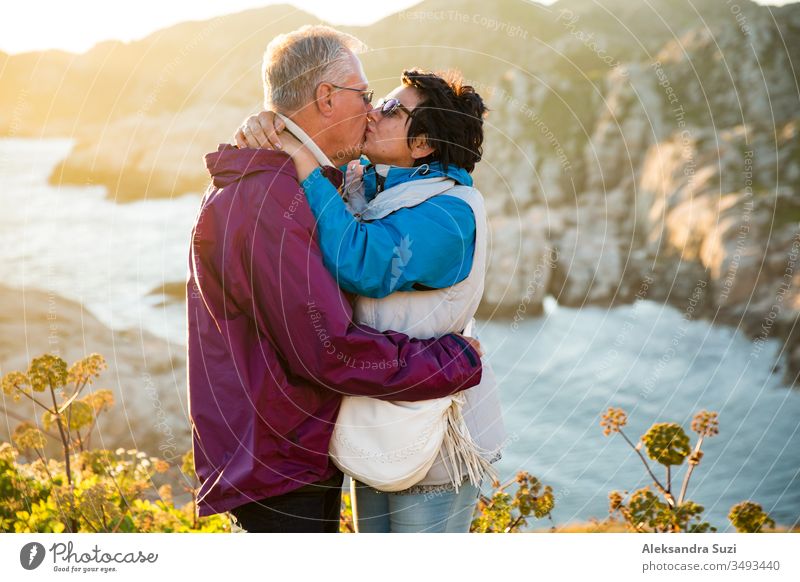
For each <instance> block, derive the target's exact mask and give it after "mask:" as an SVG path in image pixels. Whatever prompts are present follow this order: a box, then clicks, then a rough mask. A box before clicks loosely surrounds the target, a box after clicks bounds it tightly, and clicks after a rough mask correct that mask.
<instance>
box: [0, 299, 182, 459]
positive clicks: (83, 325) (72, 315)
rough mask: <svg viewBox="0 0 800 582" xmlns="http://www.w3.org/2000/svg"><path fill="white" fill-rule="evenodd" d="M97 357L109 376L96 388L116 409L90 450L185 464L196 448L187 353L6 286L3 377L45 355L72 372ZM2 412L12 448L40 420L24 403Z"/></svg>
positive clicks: (1, 430)
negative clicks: (14, 435) (22, 424)
mask: <svg viewBox="0 0 800 582" xmlns="http://www.w3.org/2000/svg"><path fill="white" fill-rule="evenodd" d="M94 352H97V353H99V354H101V355H102V356H103V357H105V359H106V362H107V364H108V368H107V369H106V370H105V371H104V372H103V373H102V375H101V376H100V378H98V379H97V380H96V381H95V384H94V385H93V387H94V388H97V389H104V388H107V389H110V390H112V392H113V393H114V399H115V405H114V407H113V408H112V409H111V411H110V412H106V413H104V416H103V415H101V417H100V421H99V422H98V427H97V429H96V430H95V433H94V436H93V440H92V445H93V446H98V447H102V448H109V449H116V448H117V447H124V448H137V449H140V450H143V451H146V452H148V453H149V454H153V455H157V456H159V457H162V458H164V459H166V460H168V461H173V462H179V459H180V456H181V455H183V453H185V452H186V451H187V450H188V449H189V448H190V447H191V440H190V429H189V421H188V418H187V412H186V410H187V409H186V356H185V349H184V348H183V347H182V346H176V345H174V344H171V343H169V342H167V341H165V340H162V339H160V338H158V337H155V336H153V335H152V334H150V333H148V332H146V331H143V330H124V331H115V330H111V329H109V328H108V327H107V326H106V325H104V324H103V323H102V322H100V321H99V320H98V319H97V318H95V317H94V316H93V315H92V314H91V313H89V312H88V311H87V310H86V309H85V308H84V307H83V306H81V305H80V304H79V303H76V302H74V301H70V300H69V299H65V298H64V297H61V296H59V295H57V294H55V293H51V292H47V291H41V290H33V289H25V290H22V289H13V288H9V287H5V286H0V374H2V375H5V374H7V373H9V372H11V371H13V370H26V369H27V366H28V363H29V362H30V360H31V359H32V358H34V357H36V356H39V355H41V354H43V353H54V354H56V355H58V356H59V357H61V358H63V359H65V360H66V361H67V363H68V364H71V363H72V362H74V361H75V360H77V359H80V358H82V357H85V356H87V355H89V354H91V353H94ZM2 404H3V406H4V407H5V409H6V410H7V411H8V413H9V414H8V419H9V422H2V423H0V440H6V441H7V440H8V439H9V432H13V430H14V428H15V427H16V425H17V424H18V422H19V421H22V420H28V421H32V420H33V415H34V414H35V415H36V416H38V417H41V411H40V410H33V409H32V408H31V406H30V402H28V401H26V400H25V399H22V400H20V401H19V402H17V403H14V402H12V400H11V399H10V398H8V397H6V398H4V401H3V403H2ZM3 416H5V415H3Z"/></svg>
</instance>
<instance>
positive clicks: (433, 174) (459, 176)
mask: <svg viewBox="0 0 800 582" xmlns="http://www.w3.org/2000/svg"><path fill="white" fill-rule="evenodd" d="M426 178H450V179H451V180H453V181H454V182H455V183H456V184H460V185H462V186H472V176H470V174H469V172H467V171H466V170H465V169H464V168H461V167H459V166H455V165H453V164H449V165H448V166H447V170H445V169H444V168H443V167H442V164H441V163H440V162H432V163H430V164H422V165H421V166H416V167H414V168H403V167H400V166H390V165H387V164H377V165H376V164H369V165H367V167H366V168H365V169H364V186H365V193H366V196H367V199H368V200H372V199H373V198H374V197H375V196H376V195H377V194H379V193H380V192H383V191H384V190H388V189H389V188H393V187H394V186H397V185H398V184H404V183H406V182H411V181H413V180H424V179H426Z"/></svg>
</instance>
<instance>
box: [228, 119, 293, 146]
mask: <svg viewBox="0 0 800 582" xmlns="http://www.w3.org/2000/svg"><path fill="white" fill-rule="evenodd" d="M284 129H286V125H285V124H284V123H283V120H282V119H281V118H280V117H278V116H277V115H275V112H274V111H262V112H261V113H259V114H258V115H251V116H250V117H248V118H247V119H246V120H245V121H244V123H242V125H241V127H240V128H239V129H238V130H237V131H236V135H234V136H233V140H234V142H236V146H237V147H240V148H253V149H258V148H262V149H270V150H272V149H276V150H279V149H281V148H282V144H281V140H280V139H279V138H278V134H279V133H281V132H282V131H283V130H284Z"/></svg>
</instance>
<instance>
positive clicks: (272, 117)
mask: <svg viewBox="0 0 800 582" xmlns="http://www.w3.org/2000/svg"><path fill="white" fill-rule="evenodd" d="M285 129H286V124H285V123H283V120H282V119H281V118H280V117H278V116H277V115H276V114H275V112H274V111H262V112H261V113H259V114H258V115H251V116H250V117H248V118H247V119H246V120H245V122H244V123H243V124H242V126H241V127H240V128H239V129H238V131H237V132H236V135H235V136H234V138H233V139H234V141H235V142H236V145H237V147H240V148H254V149H259V148H260V149H269V150H282V151H284V152H286V153H287V154H289V155H290V156H291V157H292V161H293V162H294V165H295V168H296V169H297V177H298V178H299V180H300V181H301V182H302V181H303V180H305V179H306V178H308V175H309V174H311V172H313V171H314V170H315V169H316V168H317V166H318V165H319V164H317V160H316V159H315V158H314V156H313V155H312V154H311V152H309V151H308V150H307V149H306V148H305V147H303V144H302V143H300V140H299V139H297V138H296V137H294V136H293V135H292V134H291V133H289V132H288V131H287V132H286V133H283V134H282V137H281V138H280V139H279V138H278V134H280V133H282V132H283V130H285Z"/></svg>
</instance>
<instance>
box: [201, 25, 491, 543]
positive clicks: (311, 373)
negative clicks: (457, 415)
mask: <svg viewBox="0 0 800 582" xmlns="http://www.w3.org/2000/svg"><path fill="white" fill-rule="evenodd" d="M359 46H360V43H358V41H357V40H356V39H354V38H353V37H351V36H349V35H345V34H343V33H340V32H338V31H335V30H333V29H331V28H328V27H322V26H313V27H303V28H301V29H299V30H297V31H295V32H292V33H289V34H287V35H282V36H280V37H277V38H276V39H274V40H273V41H272V42H271V43H270V45H269V46H268V48H267V52H266V54H265V57H264V83H265V92H266V100H267V102H268V103H269V104H270V106H271V107H272V108H273V109H275V110H277V111H278V112H280V113H282V114H284V115H285V116H286V118H287V119H289V122H288V123H289V124H291V127H292V129H293V131H294V133H296V134H300V137H301V138H303V139H307V135H312V136H314V142H315V144H316V146H318V148H317V154H318V156H319V157H320V159H325V160H329V161H330V162H331V163H332V164H337V165H338V164H342V163H344V162H346V161H348V160H349V159H352V158H355V157H357V155H358V153H359V148H358V144H359V143H360V142H361V140H362V139H363V135H364V130H365V124H366V114H367V112H368V111H369V102H370V99H371V92H370V91H369V90H368V86H367V81H366V79H365V77H364V73H363V70H362V67H361V63H360V62H359V60H358V58H357V57H356V54H355V53H356V52H357V51H358V50H359ZM304 133H305V134H307V135H303V134H304ZM206 165H207V167H208V169H209V172H210V174H211V176H212V180H213V187H212V188H210V189H209V191H208V192H207V194H206V196H205V197H204V199H203V202H202V207H201V209H200V212H199V214H198V217H197V221H196V223H195V226H194V229H193V231H192V246H191V253H190V261H189V268H190V276H189V282H188V289H187V294H188V304H187V308H188V323H189V330H188V333H189V341H188V344H189V347H188V350H189V357H188V361H189V409H190V418H191V422H192V428H193V445H194V458H195V466H196V470H197V475H198V477H199V479H200V482H201V487H200V492H199V495H198V512H199V515H201V516H204V515H210V514H213V513H220V512H224V511H230V512H231V513H233V515H234V516H235V517H236V519H237V520H238V521H239V523H240V524H241V525H242V527H244V529H246V530H248V531H261V532H274V531H287V532H288V531H292V532H335V531H337V530H338V521H339V507H340V488H341V483H342V474H341V473H340V472H339V471H338V469H336V467H335V466H334V465H333V464H332V463H331V462H330V460H329V458H328V445H329V441H330V437H331V434H332V431H333V427H334V424H335V421H336V415H337V412H338V408H339V405H340V402H341V396H342V395H343V394H348V395H356V396H371V397H376V398H382V399H387V400H410V401H413V400H427V399H431V398H439V397H443V396H446V395H449V394H452V393H454V392H456V391H459V390H463V389H466V388H469V387H472V386H474V385H476V384H477V383H478V382H479V381H480V378H481V373H482V369H481V364H480V354H479V347H478V345H477V343H476V342H475V343H473V342H474V340H469V339H466V338H463V337H461V336H457V335H448V336H444V337H441V338H439V339H438V340H433V339H430V340H414V339H410V338H409V337H407V336H405V335H402V334H399V333H395V332H386V333H381V332H378V331H376V330H373V329H369V328H365V327H356V326H355V325H354V324H353V323H352V321H351V316H352V310H351V305H350V303H349V301H348V298H347V297H346V296H345V295H344V294H343V293H342V292H341V290H340V289H339V288H338V287H337V285H336V282H335V280H334V279H333V277H332V276H331V275H330V273H329V272H328V271H327V269H326V268H325V266H324V264H323V259H322V254H321V251H320V248H319V246H318V244H317V241H316V240H315V237H314V225H315V222H314V217H313V214H312V213H311V210H310V208H309V206H308V203H307V201H306V200H305V197H304V194H303V191H302V189H301V188H300V186H299V184H298V181H297V174H296V172H295V168H294V166H293V164H292V163H291V161H290V159H289V156H288V155H287V154H285V153H283V152H280V151H271V150H251V149H237V148H235V147H233V146H228V145H222V146H220V148H219V150H218V151H217V152H215V153H213V154H209V155H208V156H206ZM330 170H331V171H332V172H335V170H334V169H333V168H331V169H330Z"/></svg>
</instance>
